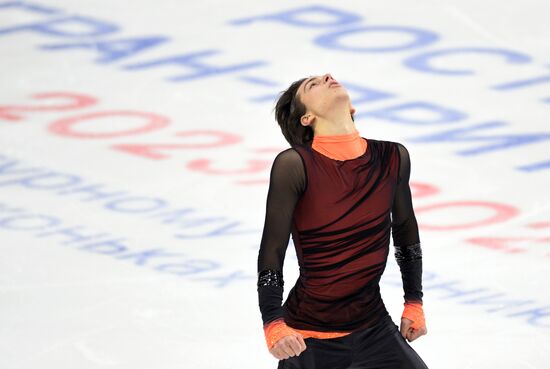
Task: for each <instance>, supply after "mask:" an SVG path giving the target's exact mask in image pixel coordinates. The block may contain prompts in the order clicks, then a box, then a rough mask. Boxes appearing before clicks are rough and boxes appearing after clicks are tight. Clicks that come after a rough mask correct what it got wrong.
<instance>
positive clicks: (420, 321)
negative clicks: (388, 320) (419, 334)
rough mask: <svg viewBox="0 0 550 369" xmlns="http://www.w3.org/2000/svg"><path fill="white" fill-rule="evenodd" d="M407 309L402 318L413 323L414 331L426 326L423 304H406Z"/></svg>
mask: <svg viewBox="0 0 550 369" xmlns="http://www.w3.org/2000/svg"><path fill="white" fill-rule="evenodd" d="M403 305H405V309H404V310H403V315H402V316H401V317H402V318H407V319H410V320H412V321H413V323H412V324H411V327H412V328H414V329H419V328H421V327H425V326H426V321H425V319H424V310H423V308H422V303H420V302H416V301H415V302H405V303H404V304H403Z"/></svg>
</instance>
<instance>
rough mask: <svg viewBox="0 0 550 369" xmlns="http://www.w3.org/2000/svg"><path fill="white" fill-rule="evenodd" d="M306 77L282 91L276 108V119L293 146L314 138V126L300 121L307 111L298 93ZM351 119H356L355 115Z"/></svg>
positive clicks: (303, 143)
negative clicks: (304, 124)
mask: <svg viewBox="0 0 550 369" xmlns="http://www.w3.org/2000/svg"><path fill="white" fill-rule="evenodd" d="M306 79H307V77H306V78H301V79H299V80H297V81H294V82H292V84H291V85H290V86H289V87H288V88H287V89H286V90H285V91H282V92H281V93H280V95H279V99H278V100H277V103H276V105H275V108H274V110H275V119H276V120H277V123H278V124H279V126H280V127H281V131H282V132H283V136H285V139H286V140H287V141H288V142H289V143H290V145H291V146H292V145H305V144H307V143H309V142H311V141H312V140H313V128H311V126H303V125H302V124H301V123H300V118H301V117H302V116H303V115H304V114H305V113H306V106H305V105H304V104H303V103H302V101H301V100H300V98H299V97H298V96H297V94H296V92H297V91H298V88H299V87H300V85H301V84H302V82H303V81H305V80H306ZM351 119H352V120H354V119H353V115H352V116H351Z"/></svg>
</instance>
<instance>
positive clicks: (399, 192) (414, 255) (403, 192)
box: [391, 143, 423, 303]
mask: <svg viewBox="0 0 550 369" xmlns="http://www.w3.org/2000/svg"><path fill="white" fill-rule="evenodd" d="M397 148H398V152H399V177H398V181H397V188H396V191H395V198H394V201H393V204H392V210H391V214H392V225H391V229H392V237H393V244H394V247H395V259H396V261H397V264H398V265H399V269H400V270H401V277H402V280H403V290H404V292H405V295H404V298H405V301H407V302H412V301H417V302H420V303H422V297H423V293H422V248H421V247H420V236H419V232H418V223H417V221H416V217H415V215H414V209H413V204H412V197H411V189H410V187H409V178H410V174H411V162H410V156H409V152H408V150H407V149H406V147H405V146H403V145H402V144H400V143H397Z"/></svg>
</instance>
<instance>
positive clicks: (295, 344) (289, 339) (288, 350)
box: [269, 333, 307, 360]
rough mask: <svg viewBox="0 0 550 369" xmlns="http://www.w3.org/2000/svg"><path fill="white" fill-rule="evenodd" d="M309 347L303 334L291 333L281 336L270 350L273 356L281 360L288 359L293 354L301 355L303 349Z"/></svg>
mask: <svg viewBox="0 0 550 369" xmlns="http://www.w3.org/2000/svg"><path fill="white" fill-rule="evenodd" d="M306 348H307V346H306V343H305V342H304V338H303V337H302V335H301V334H299V333H296V334H289V335H287V336H284V337H281V338H280V339H279V340H278V341H277V342H275V344H274V345H273V347H272V348H271V349H270V350H269V352H271V354H272V355H273V356H275V357H276V358H277V359H279V360H283V359H288V358H289V357H292V356H300V354H301V353H302V351H304V350H305V349H306Z"/></svg>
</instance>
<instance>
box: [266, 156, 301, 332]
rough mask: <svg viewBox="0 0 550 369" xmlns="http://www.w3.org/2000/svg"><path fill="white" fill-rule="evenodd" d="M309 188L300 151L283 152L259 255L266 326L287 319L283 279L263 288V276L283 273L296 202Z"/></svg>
mask: <svg viewBox="0 0 550 369" xmlns="http://www.w3.org/2000/svg"><path fill="white" fill-rule="evenodd" d="M305 188H306V175H305V169H304V164H303V163H302V159H301V157H300V155H299V154H298V153H297V152H296V150H294V149H292V148H289V149H286V150H284V151H282V152H280V153H279V154H278V155H277V156H276V157H275V159H274V160H273V164H272V166H271V174H270V180H269V189H268V193H267V201H266V213H265V221H264V229H263V234H262V240H261V242H260V251H259V253H258V298H259V305H260V311H261V313H262V320H263V323H264V324H266V323H268V322H270V321H272V320H275V319H277V318H280V317H282V316H283V311H282V306H281V305H282V299H283V283H284V282H283V281H284V280H283V278H281V283H280V284H279V285H270V286H260V279H261V277H262V275H261V273H262V272H265V271H267V270H275V271H280V272H281V274H282V271H283V263H284V259H285V254H286V250H287V247H288V242H289V240H290V229H291V222H292V215H293V212H294V207H295V206H296V202H297V201H298V199H299V198H300V196H301V195H302V193H303V192H304V190H305Z"/></svg>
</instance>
